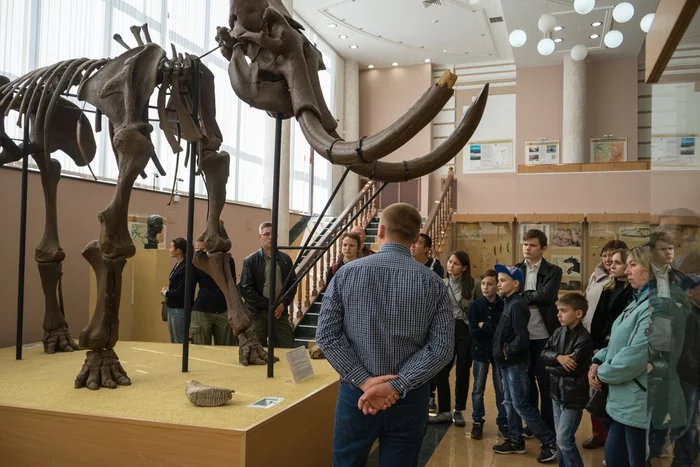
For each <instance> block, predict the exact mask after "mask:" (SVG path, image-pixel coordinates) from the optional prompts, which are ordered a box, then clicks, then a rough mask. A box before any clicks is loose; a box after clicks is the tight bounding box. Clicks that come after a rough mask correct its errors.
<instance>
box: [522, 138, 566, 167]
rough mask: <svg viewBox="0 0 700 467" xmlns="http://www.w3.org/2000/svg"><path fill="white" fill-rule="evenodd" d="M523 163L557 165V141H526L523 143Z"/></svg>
mask: <svg viewBox="0 0 700 467" xmlns="http://www.w3.org/2000/svg"><path fill="white" fill-rule="evenodd" d="M525 163H526V164H528V165H535V164H558V163H559V141H528V142H527V143H525Z"/></svg>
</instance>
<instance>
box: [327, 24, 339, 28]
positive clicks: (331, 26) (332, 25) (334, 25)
mask: <svg viewBox="0 0 700 467" xmlns="http://www.w3.org/2000/svg"><path fill="white" fill-rule="evenodd" d="M328 27H329V28H337V27H338V25H337V24H335V23H331V24H329V25H328Z"/></svg>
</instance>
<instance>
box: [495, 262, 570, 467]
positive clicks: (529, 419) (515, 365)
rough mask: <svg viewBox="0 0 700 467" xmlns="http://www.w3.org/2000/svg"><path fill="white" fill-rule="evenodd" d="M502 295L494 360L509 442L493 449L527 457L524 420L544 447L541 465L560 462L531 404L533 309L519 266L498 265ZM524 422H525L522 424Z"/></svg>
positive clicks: (551, 437) (551, 438)
mask: <svg viewBox="0 0 700 467" xmlns="http://www.w3.org/2000/svg"><path fill="white" fill-rule="evenodd" d="M495 269H496V272H498V291H499V292H500V293H501V295H503V296H504V297H505V298H504V301H505V305H504V308H503V315H501V320H500V322H499V323H498V327H497V328H496V332H495V334H494V337H493V349H492V352H493V359H494V361H495V362H496V364H497V365H498V366H499V367H500V368H501V377H502V380H503V396H504V403H503V405H504V406H505V408H506V413H507V414H508V435H509V439H507V440H505V442H503V443H502V444H499V445H496V446H494V447H493V451H494V452H495V453H496V454H525V442H524V441H523V427H522V420H525V423H527V426H528V427H529V428H530V429H531V430H532V432H533V433H534V434H535V436H537V438H538V439H539V440H540V442H541V443H542V450H541V452H540V454H539V455H538V456H537V462H539V463H545V462H548V461H551V460H554V459H556V457H557V448H556V444H555V443H556V438H555V435H554V433H553V432H552V430H550V429H549V428H548V427H547V425H546V424H545V423H544V421H543V420H542V417H541V416H540V414H539V413H537V409H535V408H534V407H533V406H532V405H531V404H530V400H529V393H530V380H529V378H528V374H527V370H528V366H529V364H530V348H529V345H530V334H529V333H528V330H527V323H528V322H529V320H530V308H529V307H528V304H527V302H526V301H525V299H524V298H523V297H521V296H520V293H519V289H520V288H521V287H522V286H523V284H524V283H525V281H524V278H523V273H522V272H521V271H520V269H518V268H517V267H515V266H503V265H501V264H497V265H496V267H495ZM521 419H522V420H521Z"/></svg>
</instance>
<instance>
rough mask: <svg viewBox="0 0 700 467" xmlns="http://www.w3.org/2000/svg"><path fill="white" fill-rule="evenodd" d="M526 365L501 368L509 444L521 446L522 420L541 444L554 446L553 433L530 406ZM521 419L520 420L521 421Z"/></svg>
mask: <svg viewBox="0 0 700 467" xmlns="http://www.w3.org/2000/svg"><path fill="white" fill-rule="evenodd" d="M527 367H528V366H527V365H526V364H520V365H508V366H504V367H502V368H501V376H502V377H503V399H504V401H503V405H504V406H505V408H506V413H507V414H508V434H509V435H510V442H511V443H512V444H514V445H516V446H523V445H524V444H525V443H524V442H523V427H522V420H525V423H527V426H528V428H530V429H531V430H532V432H533V433H534V434H535V436H537V439H539V440H540V442H541V443H542V444H547V445H552V446H553V445H555V444H556V437H555V436H554V432H552V430H550V429H549V428H547V425H545V423H544V421H543V420H542V417H540V414H539V413H537V409H535V408H534V407H533V406H532V405H530V400H529V396H530V380H529V378H528V374H527ZM521 419H522V420H521Z"/></svg>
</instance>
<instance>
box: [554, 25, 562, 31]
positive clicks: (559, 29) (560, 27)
mask: <svg viewBox="0 0 700 467" xmlns="http://www.w3.org/2000/svg"><path fill="white" fill-rule="evenodd" d="M562 29H564V26H556V27H555V28H554V30H555V31H561V30H562Z"/></svg>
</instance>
